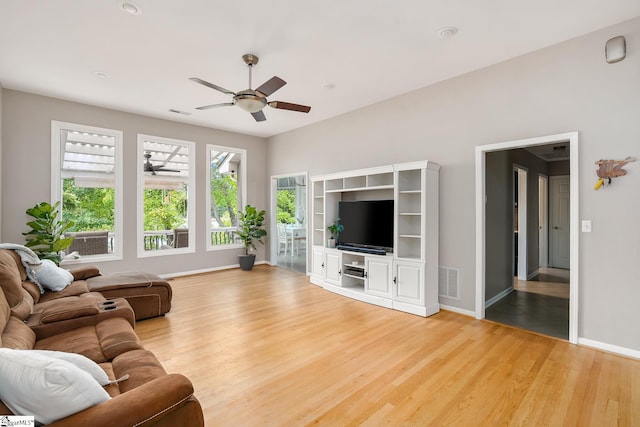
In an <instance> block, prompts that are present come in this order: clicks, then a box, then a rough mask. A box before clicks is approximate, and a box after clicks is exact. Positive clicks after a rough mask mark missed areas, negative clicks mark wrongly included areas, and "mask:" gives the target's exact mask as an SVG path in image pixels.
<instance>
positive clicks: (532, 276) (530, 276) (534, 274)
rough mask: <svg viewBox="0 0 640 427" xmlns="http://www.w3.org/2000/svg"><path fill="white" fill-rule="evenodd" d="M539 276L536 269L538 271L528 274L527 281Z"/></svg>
mask: <svg viewBox="0 0 640 427" xmlns="http://www.w3.org/2000/svg"><path fill="white" fill-rule="evenodd" d="M539 274H540V270H539V269H538V270H536V271H534V272H533V273H531V274H529V275H528V276H527V280H531V279H533V278H534V277H536V276H537V275H539Z"/></svg>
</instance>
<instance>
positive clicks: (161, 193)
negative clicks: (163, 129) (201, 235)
mask: <svg viewBox="0 0 640 427" xmlns="http://www.w3.org/2000/svg"><path fill="white" fill-rule="evenodd" d="M194 158H195V144H194V143H193V142H190V141H180V140H176V139H169V138H162V137H158V136H149V135H141V134H139V135H138V186H137V187H138V256H140V257H147V256H156V255H167V254H172V253H187V252H194V251H195V233H194V227H195V210H194V206H195V179H194V176H195V161H194Z"/></svg>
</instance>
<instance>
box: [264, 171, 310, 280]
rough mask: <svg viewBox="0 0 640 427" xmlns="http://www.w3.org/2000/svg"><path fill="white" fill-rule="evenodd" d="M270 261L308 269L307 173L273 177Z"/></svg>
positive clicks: (301, 271)
mask: <svg viewBox="0 0 640 427" xmlns="http://www.w3.org/2000/svg"><path fill="white" fill-rule="evenodd" d="M271 194H272V197H271V199H272V200H271V206H272V212H275V215H274V216H273V217H272V221H271V222H272V226H271V235H272V236H273V237H272V238H271V240H270V241H271V242H272V243H271V260H272V264H274V265H277V266H279V267H282V268H286V269H288V270H293V271H297V272H299V273H305V274H306V272H307V223H308V221H307V216H308V215H307V174H306V173H297V174H292V175H278V176H273V177H272V185H271Z"/></svg>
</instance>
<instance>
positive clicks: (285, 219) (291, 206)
mask: <svg viewBox="0 0 640 427" xmlns="http://www.w3.org/2000/svg"><path fill="white" fill-rule="evenodd" d="M277 202H278V222H279V223H282V224H295V223H296V222H299V221H298V220H297V219H296V192H295V190H294V189H293V188H286V189H278V193H277Z"/></svg>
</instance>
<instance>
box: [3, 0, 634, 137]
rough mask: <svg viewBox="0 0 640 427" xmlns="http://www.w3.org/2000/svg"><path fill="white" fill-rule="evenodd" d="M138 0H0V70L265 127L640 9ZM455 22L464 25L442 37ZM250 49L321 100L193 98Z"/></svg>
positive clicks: (27, 80)
mask: <svg viewBox="0 0 640 427" xmlns="http://www.w3.org/2000/svg"><path fill="white" fill-rule="evenodd" d="M133 2H134V3H135V4H137V5H138V6H139V7H140V9H141V11H142V12H141V13H140V14H138V15H127V14H125V13H124V12H123V11H122V10H121V9H120V3H121V2H120V1H117V0H100V1H98V0H56V1H51V0H49V1H43V0H18V1H16V0H0V83H1V84H2V85H3V87H5V88H7V89H15V90H20V91H25V92H31V93H36V94H42V95H47V96H52V97H56V98H62V99H68V100H72V101H77V102H82V103H86V104H91V105H97V106H102V107H107V108H113V109H117V110H123V111H128V112H132V113H138V114H144V115H148V116H153V117H160V118H164V119H169V120H175V121H181V122H186V123H192V124H197V125H202V126H208V127H213V128H218V129H224V130H229V131H234V132H240V133H244V134H250V135H257V136H263V137H267V136H271V135H276V134H279V133H282V132H286V131H288V130H291V129H295V128H299V127H302V126H306V125H309V124H311V123H314V122H317V121H320V120H324V119H328V118H330V117H333V116H336V115H339V114H342V113H345V112H347V111H350V110H354V109H357V108H360V107H363V106H366V105H369V104H372V103H375V102H378V101H381V100H384V99H388V98H391V97H394V96H397V95H401V94H404V93H407V92H410V91H413V90H415V89H418V88H421V87H424V86H428V85H430V84H433V83H436V82H439V81H442V80H445V79H448V78H451V77H453V76H456V75H460V74H464V73H467V72H470V71H473V70H476V69H479V68H482V67H486V66H488V65H491V64H494V63H497V62H501V61H504V60H506V59H508V58H512V57H515V56H519V55H522V54H525V53H527V52H531V51H533V50H537V49H540V48H543V47H546V46H549V45H553V44H556V43H559V42H562V41H564V40H567V39H570V38H574V37H577V36H580V35H583V34H586V33H589V32H592V31H594V30H597V29H601V28H604V27H607V26H610V25H613V24H616V23H619V22H622V21H626V20H629V19H631V18H634V17H636V16H639V15H640V1H638V0H607V1H603V0H536V1H530V0H528V1H523V0H450V1H443V0H393V1H392V0H342V1H335V0H334V1H331V0H330V1H323V2H320V1H317V0H306V1H301V0H271V1H264V0H242V1H221V0H181V1H176V0H133ZM448 26H454V27H457V28H458V32H457V34H456V35H455V36H454V37H452V38H449V39H444V40H443V39H439V38H438V37H436V33H437V31H438V30H439V29H440V28H442V27H448ZM604 42H605V41H604V40H603V51H604ZM245 53H253V54H256V55H258V56H259V57H260V62H259V64H258V65H256V66H255V67H254V72H253V86H254V87H253V88H255V87H257V86H259V85H260V84H262V83H263V82H264V81H266V80H268V79H269V78H271V77H272V76H274V75H277V76H279V77H280V78H282V79H284V80H285V81H287V85H285V86H284V87H283V88H282V89H280V90H279V91H277V92H276V93H274V94H273V95H271V96H270V97H269V100H270V101H274V100H279V101H287V102H292V103H297V104H304V105H310V106H311V107H312V109H311V112H310V113H309V114H304V113H297V112H290V111H284V110H275V109H272V108H270V107H266V108H265V110H264V111H265V114H266V116H267V121H265V122H260V123H258V122H255V121H254V120H253V118H252V117H251V115H250V114H249V113H246V112H244V111H242V110H240V109H239V108H238V107H226V108H217V109H211V110H206V111H199V110H196V109H195V107H198V106H202V105H208V104H214V103H218V102H220V103H222V102H230V101H231V99H230V98H231V97H230V96H229V95H225V94H223V93H220V92H217V91H214V90H212V89H209V88H207V87H204V86H201V85H199V84H196V83H193V82H191V81H189V80H188V79H189V77H199V78H201V79H204V80H207V81H209V82H211V83H214V84H217V85H219V86H222V87H224V88H226V89H230V90H232V91H234V92H238V91H240V90H243V89H247V86H248V71H247V67H246V66H245V65H244V63H243V61H242V58H241V57H242V55H243V54H245ZM603 56H604V55H603ZM603 61H604V57H603ZM96 72H101V73H105V74H106V75H107V76H108V77H106V78H100V77H98V76H96V74H95V73H96ZM329 86H333V88H332V89H330V88H328V87H329ZM172 108H173V109H176V110H181V111H185V112H189V113H191V115H189V116H183V115H180V114H175V113H171V112H169V111H168V110H169V109H172Z"/></svg>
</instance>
